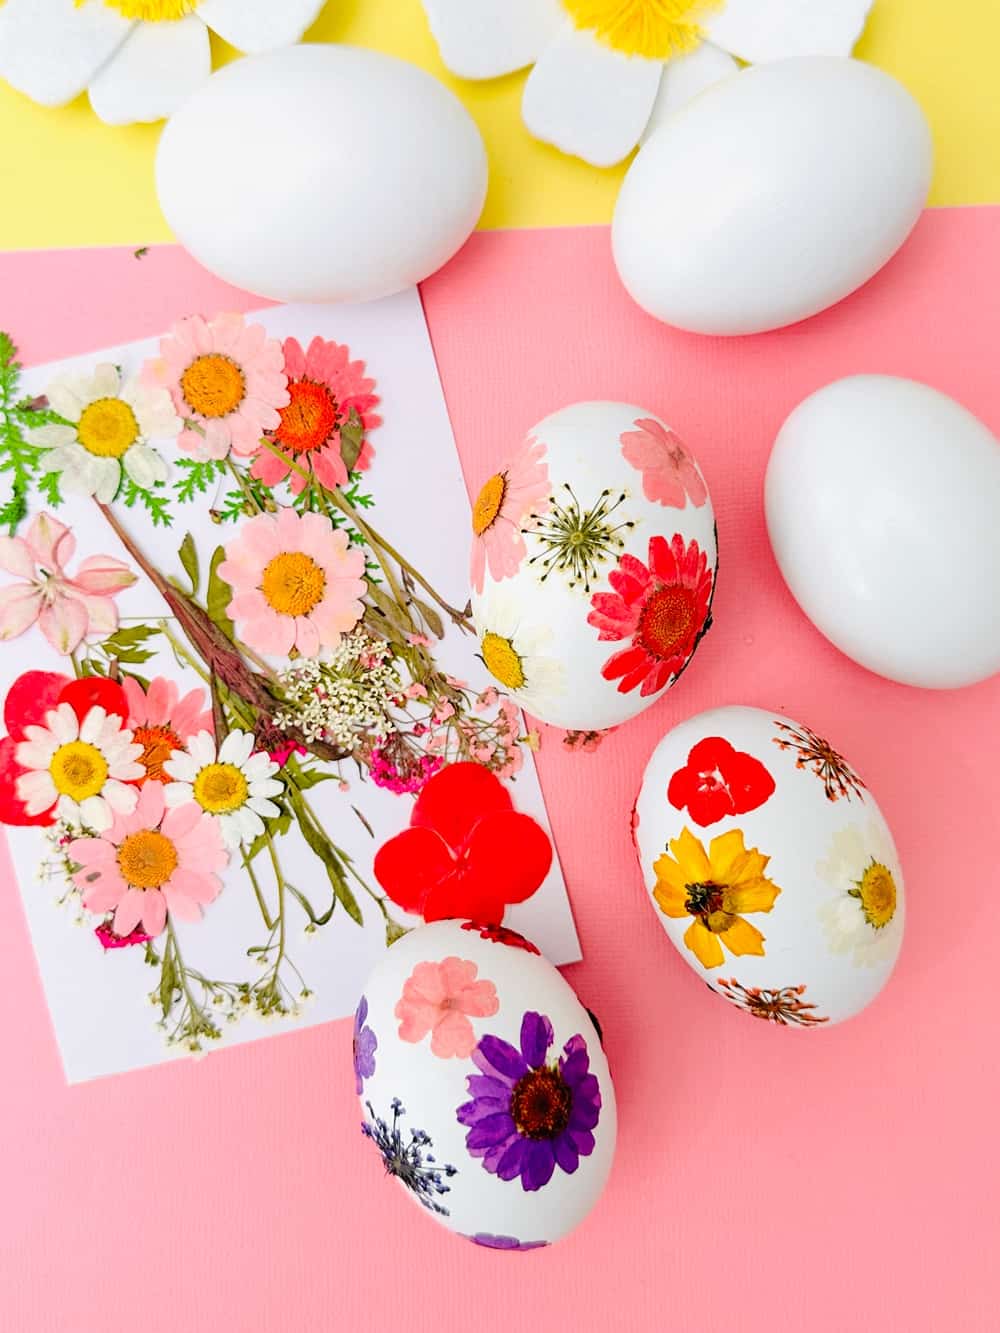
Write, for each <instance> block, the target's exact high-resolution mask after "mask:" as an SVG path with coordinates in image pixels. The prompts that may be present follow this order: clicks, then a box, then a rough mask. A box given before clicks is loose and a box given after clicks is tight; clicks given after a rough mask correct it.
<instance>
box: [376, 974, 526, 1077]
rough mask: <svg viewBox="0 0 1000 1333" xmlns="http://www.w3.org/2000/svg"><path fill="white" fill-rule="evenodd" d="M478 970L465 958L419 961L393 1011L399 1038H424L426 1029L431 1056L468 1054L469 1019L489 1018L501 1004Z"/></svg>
mask: <svg viewBox="0 0 1000 1333" xmlns="http://www.w3.org/2000/svg"><path fill="white" fill-rule="evenodd" d="M478 973H479V969H478V968H477V966H476V964H475V963H470V962H469V961H468V960H467V959H464V958H445V959H443V960H442V961H441V962H440V963H418V964H417V965H416V967H415V968H414V969H413V971H412V972H411V973H410V975H409V976H408V977H407V978H406V981H405V982H404V983H403V994H402V995H401V996H400V999H399V1001H398V1003H397V1004H396V1008H395V1010H394V1013H395V1015H396V1017H397V1018H398V1019H399V1020H400V1023H399V1036H400V1038H401V1040H402V1041H412V1042H418V1041H423V1039H424V1037H426V1036H427V1034H428V1032H429V1033H430V1034H431V1054H432V1055H436V1056H438V1057H439V1058H440V1059H442V1060H447V1059H448V1058H449V1057H450V1056H453V1055H457V1056H459V1057H460V1058H461V1059H465V1058H466V1057H467V1056H469V1055H471V1054H472V1051H473V1049H474V1047H475V1045H476V1034H475V1031H474V1029H473V1026H472V1023H471V1022H470V1018H490V1017H492V1015H493V1014H495V1013H496V1012H497V1010H498V1009H499V1008H500V1001H499V1000H498V999H497V990H496V987H495V986H494V984H493V982H492V981H486V980H484V979H483V978H480V977H479V976H478Z"/></svg>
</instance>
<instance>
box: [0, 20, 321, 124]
mask: <svg viewBox="0 0 1000 1333" xmlns="http://www.w3.org/2000/svg"><path fill="white" fill-rule="evenodd" d="M323 3H324V0H200V3H199V0H6V3H2V4H0V79H6V81H7V82H8V83H9V84H11V85H12V86H13V87H14V88H17V89H18V91H19V92H22V93H25V94H26V95H27V96H28V97H30V98H31V99H32V101H34V102H41V103H42V105H43V106H63V105H65V103H67V102H71V101H72V100H73V99H74V97H78V96H79V95H80V93H82V92H83V91H84V90H85V89H86V90H87V91H89V93H90V104H91V106H92V107H93V108H94V111H95V112H96V113H97V115H98V116H100V118H101V120H103V121H106V122H107V123H108V124H109V125H128V124H131V123H132V122H133V121H140V120H143V121H145V120H162V119H163V117H164V116H169V115H170V114H171V113H172V112H173V111H174V110H176V108H177V107H178V106H180V104H181V102H183V101H184V100H185V98H187V97H189V96H190V94H191V93H193V92H194V91H195V89H196V88H197V87H198V86H199V84H201V83H203V82H204V81H205V79H207V78H208V76H209V74H211V72H212V53H211V48H210V44H209V29H211V30H212V31H213V32H216V33H218V35H219V36H220V37H221V38H222V39H223V40H224V41H226V42H228V43H229V44H230V45H231V46H235V47H236V49H237V50H239V51H245V52H248V53H249V52H254V51H271V50H274V49H275V48H276V47H279V46H291V45H292V44H293V43H295V42H297V41H299V40H300V38H301V37H302V35H303V33H304V32H305V30H306V29H307V28H308V27H309V25H310V24H311V23H312V22H313V20H314V19H315V18H316V16H317V15H318V14H319V11H320V10H321V9H322V8H323Z"/></svg>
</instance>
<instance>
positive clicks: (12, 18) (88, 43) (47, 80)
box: [0, 0, 132, 415]
mask: <svg viewBox="0 0 1000 1333" xmlns="http://www.w3.org/2000/svg"><path fill="white" fill-rule="evenodd" d="M131 27H132V24H131V22H130V21H129V20H128V19H124V18H122V16H121V14H117V13H115V11H114V10H113V9H110V8H109V7H108V6H107V5H104V4H86V5H82V6H78V5H77V4H76V2H75V0H7V3H6V4H4V5H0V79H6V80H7V82H8V83H9V84H11V85H12V86H13V87H14V88H17V89H18V91H19V92H22V93H25V94H27V96H28V97H30V98H31V100H32V101H33V102H41V103H42V105H43V106H63V105H64V104H65V103H66V102H71V101H72V100H73V98H74V97H76V96H78V94H80V93H82V92H83V90H84V88H86V86H87V84H88V83H90V82H91V80H92V79H93V78H94V76H95V74H97V72H98V70H100V68H101V67H102V66H103V65H104V63H105V62H106V61H107V60H108V59H109V58H110V57H111V56H112V55H113V54H114V52H115V51H116V50H117V49H118V47H119V46H120V45H121V44H122V42H123V41H124V40H125V38H126V37H127V36H128V34H129V30H130V29H131ZM50 398H51V395H50ZM56 411H57V412H60V414H61V415H65V414H64V413H62V410H61V408H58V407H57V408H56Z"/></svg>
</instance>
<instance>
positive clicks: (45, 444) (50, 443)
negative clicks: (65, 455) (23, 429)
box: [28, 423, 76, 466]
mask: <svg viewBox="0 0 1000 1333" xmlns="http://www.w3.org/2000/svg"><path fill="white" fill-rule="evenodd" d="M28 438H29V439H30V440H31V443H32V444H37V445H38V446H39V448H41V449H62V448H64V447H65V446H66V445H71V444H74V443H75V442H76V431H75V430H74V428H73V427H72V426H58V425H55V424H54V423H50V424H49V425H48V426H36V427H35V429H34V430H30V431H28ZM52 458H53V459H54V455H52ZM53 465H54V466H55V464H53Z"/></svg>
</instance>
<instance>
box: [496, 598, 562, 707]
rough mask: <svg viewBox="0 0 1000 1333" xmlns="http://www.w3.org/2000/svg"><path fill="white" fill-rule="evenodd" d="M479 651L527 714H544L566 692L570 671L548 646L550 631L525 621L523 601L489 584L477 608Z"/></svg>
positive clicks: (498, 679)
mask: <svg viewBox="0 0 1000 1333" xmlns="http://www.w3.org/2000/svg"><path fill="white" fill-rule="evenodd" d="M476 624H477V626H478V628H479V630H480V636H479V653H480V656H481V657H482V659H483V664H484V665H485V667H486V670H487V671H488V672H489V673H490V675H491V676H492V677H493V679H494V680H496V681H498V682H499V684H501V685H502V686H504V688H505V689H508V690H511V691H512V692H513V693H515V694H516V695H517V701H518V703H519V704H521V705H522V706H523V707H524V708H526V709H527V710H528V712H529V713H531V712H537V713H538V714H539V715H540V716H545V715H546V714H547V713H549V712H550V711H551V706H552V705H553V704H554V703H556V702H557V701H558V700H560V699H562V698H563V696H564V695H565V693H566V669H565V667H564V666H563V664H562V663H561V662H560V661H559V659H558V658H556V657H550V656H549V655H548V654H547V653H546V652H545V649H546V648H547V647H548V645H549V643H550V642H551V638H552V633H551V630H550V629H549V628H548V627H547V626H545V625H541V624H539V623H538V622H537V621H535V622H533V623H532V622H526V621H525V620H524V619H523V599H521V598H518V597H516V596H515V595H513V594H512V593H511V591H510V589H509V588H504V587H503V586H502V585H496V584H494V585H491V587H490V588H488V589H487V591H486V594H485V596H484V597H483V598H482V600H481V601H480V602H479V604H478V605H477V607H476Z"/></svg>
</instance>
